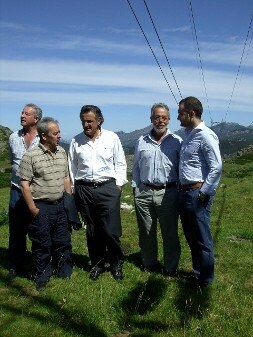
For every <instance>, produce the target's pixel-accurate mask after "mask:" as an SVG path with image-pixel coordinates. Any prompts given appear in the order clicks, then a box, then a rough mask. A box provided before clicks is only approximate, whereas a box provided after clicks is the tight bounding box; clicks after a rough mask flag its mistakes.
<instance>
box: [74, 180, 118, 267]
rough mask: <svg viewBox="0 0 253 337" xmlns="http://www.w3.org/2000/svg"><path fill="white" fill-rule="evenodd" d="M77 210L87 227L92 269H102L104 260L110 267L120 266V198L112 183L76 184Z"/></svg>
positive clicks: (113, 182)
mask: <svg viewBox="0 0 253 337" xmlns="http://www.w3.org/2000/svg"><path fill="white" fill-rule="evenodd" d="M75 190H76V194H75V197H76V203H77V207H78V209H79V211H80V213H81V215H82V217H83V218H84V219H85V221H86V223H87V230H86V236H87V246H88V251H89V256H90V259H91V263H92V266H95V265H98V266H101V267H103V266H104V264H105V260H106V258H108V261H109V263H110V265H111V267H112V268H113V267H116V266H118V265H121V264H122V263H123V253H122V250H121V246H120V239H119V238H120V236H121V234H122V228H121V219H120V195H121V192H120V190H119V189H118V188H117V186H116V184H115V181H112V182H110V183H107V184H104V185H101V186H97V187H92V186H86V185H85V184H83V183H82V182H79V181H77V182H76V186H75Z"/></svg>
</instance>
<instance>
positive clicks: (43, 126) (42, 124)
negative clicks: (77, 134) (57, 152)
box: [37, 117, 59, 138]
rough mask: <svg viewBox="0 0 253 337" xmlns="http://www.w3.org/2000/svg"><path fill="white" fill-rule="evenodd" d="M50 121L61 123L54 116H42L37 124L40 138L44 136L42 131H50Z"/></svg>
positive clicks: (45, 132)
mask: <svg viewBox="0 0 253 337" xmlns="http://www.w3.org/2000/svg"><path fill="white" fill-rule="evenodd" d="M49 123H55V124H59V122H58V121H57V120H56V119H54V118H52V117H44V118H42V119H41V120H40V121H39V123H38V125H37V132H38V135H39V137H40V138H41V136H42V133H44V134H47V133H48V130H49V127H48V124H49Z"/></svg>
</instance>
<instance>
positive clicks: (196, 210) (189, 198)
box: [179, 189, 214, 285]
mask: <svg viewBox="0 0 253 337" xmlns="http://www.w3.org/2000/svg"><path fill="white" fill-rule="evenodd" d="M198 194H199V189H190V190H186V191H183V190H182V191H180V194H179V200H180V218H181V223H182V226H183V230H184V234H185V238H186V240H187V243H188V245H189V247H190V250H191V256H192V267H193V270H194V272H195V273H196V274H197V275H198V277H199V281H200V283H201V284H203V285H206V284H209V283H211V282H212V280H213V278H214V252H213V239H212V235H211V230H210V213H211V207H212V203H213V197H212V196H209V197H208V198H207V200H206V201H205V202H204V203H202V202H201V201H200V200H198Z"/></svg>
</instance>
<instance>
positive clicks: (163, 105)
mask: <svg viewBox="0 0 253 337" xmlns="http://www.w3.org/2000/svg"><path fill="white" fill-rule="evenodd" d="M156 108H162V109H165V110H167V112H168V117H169V119H170V109H169V107H168V105H166V104H165V103H154V104H153V105H152V107H151V116H150V117H151V118H152V117H153V114H154V110H155V109H156Z"/></svg>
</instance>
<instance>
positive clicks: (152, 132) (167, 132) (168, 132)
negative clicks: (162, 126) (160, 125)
mask: <svg viewBox="0 0 253 337" xmlns="http://www.w3.org/2000/svg"><path fill="white" fill-rule="evenodd" d="M170 134H171V132H170V130H169V129H167V131H166V134H165V135H164V137H163V139H162V142H163V140H164V139H165V138H167V137H168V136H169V135H170ZM148 137H149V138H150V139H151V140H152V141H154V142H156V140H155V137H154V129H151V130H150V132H149V134H148Z"/></svg>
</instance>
